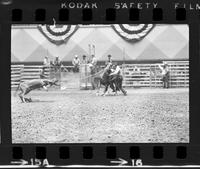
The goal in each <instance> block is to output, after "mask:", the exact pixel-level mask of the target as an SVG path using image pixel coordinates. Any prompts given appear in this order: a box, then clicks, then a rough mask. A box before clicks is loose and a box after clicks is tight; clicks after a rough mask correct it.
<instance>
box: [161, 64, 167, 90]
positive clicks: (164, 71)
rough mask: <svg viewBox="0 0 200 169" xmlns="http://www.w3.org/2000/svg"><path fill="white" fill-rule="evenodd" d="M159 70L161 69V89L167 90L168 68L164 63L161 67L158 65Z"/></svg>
mask: <svg viewBox="0 0 200 169" xmlns="http://www.w3.org/2000/svg"><path fill="white" fill-rule="evenodd" d="M159 68H160V69H161V74H162V79H161V80H162V82H163V88H169V68H168V65H167V64H166V63H164V64H163V65H162V66H161V65H159Z"/></svg>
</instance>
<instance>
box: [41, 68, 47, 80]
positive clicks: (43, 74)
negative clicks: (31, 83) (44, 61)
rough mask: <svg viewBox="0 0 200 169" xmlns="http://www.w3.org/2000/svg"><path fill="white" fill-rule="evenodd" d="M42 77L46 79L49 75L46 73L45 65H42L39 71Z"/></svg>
mask: <svg viewBox="0 0 200 169" xmlns="http://www.w3.org/2000/svg"><path fill="white" fill-rule="evenodd" d="M39 75H40V79H46V78H47V76H46V75H45V66H43V67H42V69H40V71H39Z"/></svg>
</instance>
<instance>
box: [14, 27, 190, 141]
mask: <svg viewBox="0 0 200 169" xmlns="http://www.w3.org/2000/svg"><path fill="white" fill-rule="evenodd" d="M11 103H12V104H11V115H12V141H13V143H188V142H189V28H188V26H187V25H181V24H179V25H167V24H155V25H154V24H133V25H131V24H130V25H129V24H115V25H56V24H54V25H27V24H26V25H13V26H12V31H11Z"/></svg>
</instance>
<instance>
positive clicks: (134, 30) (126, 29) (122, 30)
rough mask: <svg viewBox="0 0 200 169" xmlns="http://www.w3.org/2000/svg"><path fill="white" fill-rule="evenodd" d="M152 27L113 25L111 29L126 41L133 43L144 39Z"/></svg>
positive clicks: (147, 25) (148, 25)
mask: <svg viewBox="0 0 200 169" xmlns="http://www.w3.org/2000/svg"><path fill="white" fill-rule="evenodd" d="M153 26H154V25H153V24H114V25H112V28H113V29H114V30H115V32H116V33H117V34H118V35H119V36H121V37H122V38H123V39H125V40H126V41H129V42H135V41H139V40H141V39H142V38H144V37H145V36H146V35H147V34H148V33H149V32H150V31H151V30H152V28H153Z"/></svg>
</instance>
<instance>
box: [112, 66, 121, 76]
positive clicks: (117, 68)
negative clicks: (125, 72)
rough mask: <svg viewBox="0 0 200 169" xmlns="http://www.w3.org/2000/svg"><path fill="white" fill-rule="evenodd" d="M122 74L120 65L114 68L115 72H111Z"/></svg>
mask: <svg viewBox="0 0 200 169" xmlns="http://www.w3.org/2000/svg"><path fill="white" fill-rule="evenodd" d="M120 74H121V69H120V67H119V66H117V67H116V68H115V70H114V72H113V73H111V74H110V75H120Z"/></svg>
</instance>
